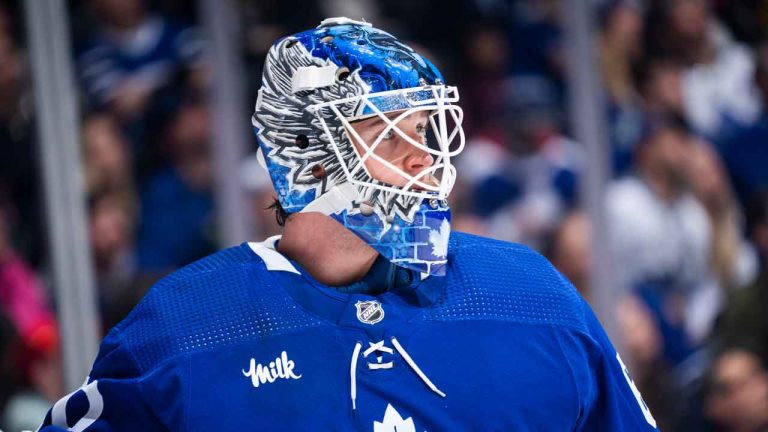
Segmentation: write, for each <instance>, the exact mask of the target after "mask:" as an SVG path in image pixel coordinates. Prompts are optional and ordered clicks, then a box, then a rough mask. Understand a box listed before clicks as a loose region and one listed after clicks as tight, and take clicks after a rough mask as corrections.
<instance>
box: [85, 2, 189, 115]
mask: <svg viewBox="0 0 768 432" xmlns="http://www.w3.org/2000/svg"><path fill="white" fill-rule="evenodd" d="M91 6H92V9H93V12H94V15H95V16H96V17H97V22H98V27H97V28H96V29H94V32H93V33H92V34H91V35H90V37H89V40H88V41H87V42H86V44H85V49H84V50H82V52H81V54H80V55H79V56H78V67H79V70H80V77H81V79H82V82H83V86H84V88H85V90H86V94H87V96H88V99H89V101H90V103H91V104H92V105H93V106H97V107H98V106H109V107H110V108H111V109H112V110H113V112H115V113H116V114H117V115H118V116H119V117H120V118H121V119H124V120H132V119H135V118H137V117H139V116H141V115H142V113H143V112H144V111H145V109H146V108H147V105H148V103H149V102H150V99H151V97H152V95H153V93H154V92H155V91H157V90H159V89H160V88H162V87H163V86H165V85H168V84H169V83H170V81H171V80H172V79H173V78H174V77H175V76H176V74H178V73H179V72H180V71H182V70H184V69H188V70H193V71H199V70H200V69H199V68H200V66H201V63H200V61H201V58H202V52H201V51H202V45H201V42H200V40H199V39H198V36H197V35H196V33H195V30H194V29H191V28H184V27H182V26H179V25H178V24H176V23H173V22H171V21H170V20H168V19H167V18H165V17H163V16H161V15H157V14H154V13H151V12H150V11H149V10H148V9H147V7H146V5H145V1H144V0H92V1H91Z"/></svg>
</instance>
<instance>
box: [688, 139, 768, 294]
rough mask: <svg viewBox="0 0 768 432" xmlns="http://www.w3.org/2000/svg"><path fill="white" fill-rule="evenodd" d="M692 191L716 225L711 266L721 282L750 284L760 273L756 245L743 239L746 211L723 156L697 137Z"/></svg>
mask: <svg viewBox="0 0 768 432" xmlns="http://www.w3.org/2000/svg"><path fill="white" fill-rule="evenodd" d="M689 158H690V166H691V171H690V175H691V179H690V181H691V187H692V192H693V193H694V194H695V195H696V198H698V199H699V201H700V202H701V204H702V205H703V206H704V209H705V210H706V211H707V214H708V215H709V219H710V221H711V227H712V236H711V237H712V256H711V257H710V268H711V269H712V270H713V272H714V274H715V275H716V276H717V280H718V283H719V284H720V286H721V287H723V288H725V289H734V288H739V287H742V286H744V285H746V284H748V283H750V282H751V281H752V280H753V278H754V277H755V274H756V272H757V267H758V263H757V256H756V254H755V251H754V248H752V247H751V245H749V243H748V242H747V241H746V240H745V239H744V238H743V236H742V233H743V232H744V226H743V217H744V216H743V214H742V212H741V209H740V208H739V207H738V203H737V201H736V198H735V196H734V195H733V192H732V191H731V187H730V182H729V180H728V177H727V174H726V172H725V168H724V167H723V164H722V162H721V160H720V156H719V155H718V154H717V153H716V152H715V150H714V149H713V148H712V147H711V146H710V145H709V143H707V142H703V141H700V140H697V142H696V143H695V145H694V146H693V148H692V151H691V153H690V155H689Z"/></svg>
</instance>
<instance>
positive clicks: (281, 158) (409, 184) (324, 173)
mask: <svg viewBox="0 0 768 432" xmlns="http://www.w3.org/2000/svg"><path fill="white" fill-rule="evenodd" d="M458 100H459V95H458V91H457V89H456V88H455V87H449V86H446V85H445V84H444V83H443V78H442V75H440V72H439V71H438V70H437V68H435V66H434V65H433V64H432V63H430V62H429V61H428V60H426V59H425V58H424V57H422V56H420V55H419V54H417V53H416V52H415V51H414V50H413V49H411V48H410V47H408V46H406V45H405V44H403V43H402V42H400V41H398V40H397V39H396V38H394V37H393V36H392V35H390V34H388V33H386V32H383V31H381V30H379V29H376V28H374V27H372V26H371V25H370V24H368V23H365V22H358V21H353V20H350V19H347V18H332V19H327V20H324V21H323V22H322V23H321V24H320V26H318V27H317V28H316V29H314V30H309V31H305V32H302V33H298V34H296V35H293V36H289V37H287V38H284V39H281V40H279V41H278V42H276V43H275V44H274V45H273V46H272V48H271V49H270V51H269V53H268V55H267V59H266V63H265V65H264V74H263V77H262V87H261V89H260V90H259V96H258V100H257V101H256V109H255V113H254V115H253V126H254V130H255V133H256V136H257V138H258V141H259V147H260V149H259V150H260V153H261V158H262V161H263V164H264V165H265V167H266V168H267V170H268V171H269V173H270V176H271V178H272V182H273V184H274V186H275V191H276V193H277V199H278V200H279V201H280V204H281V205H282V207H283V208H284V209H285V210H286V211H287V212H289V213H294V212H307V211H317V212H322V213H324V214H327V215H329V216H331V217H333V218H334V219H336V220H337V221H339V222H340V223H341V224H343V225H344V226H345V227H347V228H348V229H350V230H351V231H352V232H354V233H355V234H357V235H358V236H359V237H360V238H362V239H363V240H364V241H366V242H367V243H368V244H370V245H371V246H372V247H373V248H374V249H376V250H377V251H378V252H379V253H380V254H382V255H383V256H384V257H386V258H387V259H389V260H390V261H391V262H392V263H394V264H396V265H400V266H403V267H408V268H411V269H413V270H417V271H420V272H422V273H425V274H430V275H442V274H444V272H445V264H446V257H447V251H448V237H449V234H450V221H451V216H450V209H449V208H448V204H447V197H448V194H449V192H450V191H451V189H452V187H453V184H454V181H455V179H456V170H455V168H454V166H453V165H452V164H451V158H452V157H454V156H456V155H457V154H458V153H459V152H461V150H462V149H463V147H464V132H463V130H462V128H461V121H462V117H463V113H462V111H461V108H460V107H459V106H458V105H456V103H457V102H458ZM420 111H426V112H427V113H428V114H429V115H428V117H427V118H428V122H429V126H431V128H430V129H431V131H430V134H429V135H430V136H429V138H428V139H426V138H425V139H422V140H417V139H414V138H413V137H412V136H411V135H410V134H408V133H406V132H405V131H403V130H401V129H400V128H399V127H398V123H399V122H400V121H402V120H403V119H405V118H406V117H409V116H411V115H412V114H414V113H416V112H420ZM375 117H378V118H379V119H381V121H382V122H383V123H382V124H383V125H384V126H383V130H382V131H381V132H380V133H379V134H378V136H377V137H376V138H375V139H374V140H373V141H372V142H365V140H364V139H363V138H362V137H361V136H360V135H359V133H358V132H357V131H356V130H355V128H354V127H353V126H352V124H353V123H354V122H356V121H359V120H363V119H368V118H375ZM393 134H397V135H398V136H399V137H400V138H401V139H402V140H404V141H406V142H407V143H409V144H410V145H413V146H415V147H416V148H418V149H419V151H421V152H424V153H426V154H429V155H430V156H431V160H433V161H434V162H433V163H432V164H431V165H428V166H424V167H423V169H422V170H421V171H420V172H417V173H413V172H411V173H408V172H405V171H403V170H402V169H400V168H398V167H397V166H396V165H394V164H393V163H391V162H390V161H387V160H386V159H384V158H382V157H381V156H379V155H378V154H376V152H375V150H376V148H377V147H378V146H379V144H380V143H381V142H382V141H383V140H385V139H389V137H392V136H393ZM425 136H426V135H425ZM368 160H375V161H376V162H378V163H379V164H380V165H382V166H385V167H387V168H389V169H390V170H391V171H392V172H394V173H396V174H397V175H399V176H401V177H402V178H403V179H404V181H403V183H404V184H402V185H394V184H388V183H385V182H383V181H380V180H377V179H375V178H373V177H372V176H371V174H370V172H369V169H368V167H367V166H366V161H368Z"/></svg>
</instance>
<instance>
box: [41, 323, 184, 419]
mask: <svg viewBox="0 0 768 432" xmlns="http://www.w3.org/2000/svg"><path fill="white" fill-rule="evenodd" d="M182 375H183V372H182V371H179V370H178V367H176V366H171V363H168V364H166V365H161V367H158V368H156V369H154V370H153V371H151V372H150V373H144V374H143V373H142V372H141V371H140V369H139V368H138V367H137V365H136V362H135V360H134V357H133V356H132V354H131V352H130V351H129V349H128V348H127V347H126V346H125V344H123V343H121V337H120V333H119V332H118V331H117V330H116V329H113V330H112V331H111V332H110V333H109V334H108V335H107V336H106V337H105V338H104V340H103V342H102V344H101V347H100V350H99V355H98V356H97V358H96V361H95V362H94V365H93V368H92V369H91V373H90V375H89V377H88V378H87V379H86V382H85V383H84V384H83V386H82V387H80V388H79V389H77V390H75V391H73V392H72V393H70V394H68V395H66V396H64V397H63V398H62V399H60V400H59V401H58V402H56V403H55V404H54V405H53V407H52V408H51V409H50V410H49V411H48V413H47V414H46V416H45V419H44V421H43V424H42V425H41V427H40V429H39V431H40V432H59V431H63V430H68V431H76V432H81V431H82V432H97V431H98V432H102V431H142V432H151V431H167V430H184V429H186V427H185V426H186V425H185V424H184V420H183V415H182V414H181V412H182V404H181V400H182V399H183V397H182V394H183V393H184V392H183V391H182V381H183V380H182V379H181V376H182Z"/></svg>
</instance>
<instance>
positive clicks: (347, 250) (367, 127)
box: [277, 111, 433, 286]
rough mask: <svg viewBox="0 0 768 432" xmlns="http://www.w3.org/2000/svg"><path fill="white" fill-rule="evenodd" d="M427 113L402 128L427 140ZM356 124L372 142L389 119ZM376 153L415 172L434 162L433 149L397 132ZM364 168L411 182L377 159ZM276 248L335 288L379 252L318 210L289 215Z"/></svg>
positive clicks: (354, 277)
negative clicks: (429, 151)
mask: <svg viewBox="0 0 768 432" xmlns="http://www.w3.org/2000/svg"><path fill="white" fill-rule="evenodd" d="M427 116H428V114H427V112H425V111H420V112H416V113H414V114H411V115H410V116H408V117H405V118H404V119H402V120H401V121H400V122H398V124H397V126H398V127H399V128H400V129H401V130H402V131H403V132H405V133H406V134H408V135H409V136H410V137H411V138H412V139H414V140H417V141H423V140H424V139H425V134H424V131H425V130H426V128H427V127H428V125H429V120H428V117H427ZM353 127H354V128H355V131H356V132H357V133H358V134H359V135H360V137H361V138H362V139H363V140H364V141H365V142H366V143H372V142H373V141H374V140H375V139H376V137H378V135H379V133H381V132H382V131H383V130H384V127H385V122H384V121H382V120H381V119H380V118H378V117H373V118H370V119H366V120H361V121H359V122H356V123H354V124H353ZM356 145H357V144H356ZM358 150H359V147H358ZM375 153H376V154H377V155H378V156H381V157H382V158H384V159H385V160H387V161H388V162H390V163H392V164H393V165H394V166H396V167H398V168H399V169H401V170H402V171H404V172H406V173H408V174H410V175H412V176H415V175H417V174H418V173H419V172H421V171H422V170H423V169H424V168H425V167H428V166H430V165H432V163H433V158H432V156H431V155H430V154H429V153H427V152H425V151H423V150H421V149H419V148H417V147H415V146H413V145H411V144H410V143H409V142H408V141H407V140H405V139H404V138H403V137H402V136H400V135H399V134H397V133H394V132H393V133H391V134H389V135H388V136H387V139H384V140H382V142H381V144H379V146H378V147H377V148H376V149H375ZM365 167H366V168H367V169H368V172H369V173H370V174H371V177H373V178H375V179H377V180H381V181H383V182H386V183H389V184H392V185H395V186H404V185H405V184H406V183H407V180H406V179H405V178H404V177H403V176H401V175H400V174H398V173H397V172H395V171H394V170H392V169H390V168H389V167H387V166H386V165H384V164H382V163H381V162H379V161H377V160H375V159H371V158H369V159H368V160H366V162H365ZM277 249H278V251H279V252H280V253H282V254H283V255H285V256H286V257H288V258H290V259H292V260H293V261H296V262H297V263H298V264H299V265H300V266H301V267H302V268H303V269H304V270H306V271H307V272H309V274H310V275H312V277H313V278H315V279H316V280H317V281H318V282H320V283H323V284H325V285H330V286H342V285H349V284H351V283H354V282H357V281H359V280H360V279H362V278H363V277H364V276H365V275H366V273H368V271H369V270H370V268H371V265H373V262H374V261H375V260H376V257H377V256H378V252H376V251H375V250H374V249H373V248H372V247H370V246H369V245H368V244H367V243H365V242H364V241H362V240H361V239H360V238H359V237H357V236H356V235H355V234H353V233H352V232H351V231H349V230H348V229H346V228H345V227H344V226H343V225H341V224H340V223H338V222H336V221H335V220H334V219H332V218H331V217H330V216H326V215H324V214H322V213H316V212H307V213H294V214H292V215H291V216H290V217H288V220H286V222H285V227H284V228H283V236H282V238H281V239H280V242H279V243H278V245H277Z"/></svg>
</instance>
